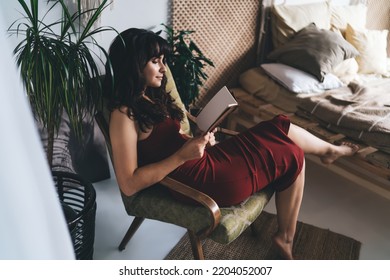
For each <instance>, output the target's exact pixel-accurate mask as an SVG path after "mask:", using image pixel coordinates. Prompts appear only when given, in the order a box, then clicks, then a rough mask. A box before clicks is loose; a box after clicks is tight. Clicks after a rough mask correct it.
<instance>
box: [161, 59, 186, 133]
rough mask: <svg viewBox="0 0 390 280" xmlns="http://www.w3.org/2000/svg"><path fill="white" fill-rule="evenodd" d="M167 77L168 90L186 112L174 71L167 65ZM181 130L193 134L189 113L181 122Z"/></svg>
mask: <svg viewBox="0 0 390 280" xmlns="http://www.w3.org/2000/svg"><path fill="white" fill-rule="evenodd" d="M165 75H166V77H167V85H166V87H165V89H166V91H167V92H170V93H171V96H172V98H173V99H174V100H175V103H176V104H177V105H178V106H179V108H181V109H182V110H183V112H186V108H185V106H184V104H183V102H182V101H181V98H180V95H179V92H178V91H177V88H176V84H175V80H174V79H173V76H172V72H171V70H170V69H169V67H168V66H167V72H166V73H165ZM181 130H182V131H183V132H184V133H186V134H187V135H191V128H190V123H189V121H188V118H187V115H186V114H184V119H183V121H182V122H181Z"/></svg>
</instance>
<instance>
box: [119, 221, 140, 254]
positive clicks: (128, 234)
mask: <svg viewBox="0 0 390 280" xmlns="http://www.w3.org/2000/svg"><path fill="white" fill-rule="evenodd" d="M144 220H145V218H142V217H134V220H133V222H132V223H131V225H130V227H129V229H128V230H127V232H126V234H125V236H124V237H123V239H122V241H121V244H119V248H118V249H119V251H123V250H124V249H125V248H126V245H127V243H128V242H129V241H130V239H131V238H132V237H133V235H134V233H135V232H136V231H137V229H138V228H139V226H140V225H141V224H142V222H143V221H144Z"/></svg>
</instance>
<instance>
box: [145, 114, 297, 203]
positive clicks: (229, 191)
mask: <svg viewBox="0 0 390 280" xmlns="http://www.w3.org/2000/svg"><path fill="white" fill-rule="evenodd" d="M289 127H290V121H289V119H288V118H287V117H286V116H283V115H279V116H277V117H275V118H273V119H272V120H269V121H264V122H261V123H259V124H257V125H255V126H253V127H252V128H249V129H248V130H246V131H244V132H242V133H240V134H239V135H237V136H234V137H230V138H229V139H227V140H225V141H222V142H220V143H218V144H216V145H214V146H212V147H208V148H206V149H205V153H204V155H203V157H202V158H201V159H197V160H190V161H187V162H185V163H184V164H183V165H182V166H180V167H178V168H177V169H175V170H174V171H173V172H172V173H171V174H170V175H171V176H172V178H174V179H176V180H178V181H180V182H183V183H185V184H187V185H189V186H192V187H193V188H195V189H198V190H200V191H202V192H204V193H206V194H208V195H209V196H210V197H212V198H213V199H214V200H215V201H216V202H217V203H218V204H219V205H220V206H230V205H235V204H238V203H240V202H242V201H243V200H245V199H246V198H248V197H249V196H251V195H252V194H253V193H255V192H257V191H259V190H261V189H263V188H265V187H267V186H269V185H270V186H271V187H272V188H274V189H275V190H276V191H282V190H284V189H286V188H288V187H289V186H290V185H291V184H292V183H293V182H294V181H295V180H296V178H297V176H298V175H299V173H300V172H301V170H302V166H303V162H304V154H303V151H302V149H301V148H300V147H298V146H297V145H296V144H295V143H294V142H293V141H292V140H291V139H290V138H289V137H288V136H287V133H288V130H289ZM179 129H180V124H179V122H178V121H175V120H172V119H170V118H167V119H166V120H165V121H164V122H162V123H159V124H157V125H155V126H154V128H153V131H152V133H151V134H150V135H149V137H148V138H147V139H145V140H141V141H139V142H138V159H139V165H140V166H142V165H146V164H149V163H152V162H157V161H160V160H162V159H164V158H166V157H168V156H169V155H171V154H172V153H174V152H175V151H177V150H178V148H179V147H181V146H182V145H183V144H184V142H185V141H186V139H185V137H183V135H181V134H180V133H179Z"/></svg>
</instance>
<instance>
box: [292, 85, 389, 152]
mask: <svg viewBox="0 0 390 280" xmlns="http://www.w3.org/2000/svg"><path fill="white" fill-rule="evenodd" d="M298 109H299V110H301V111H303V112H304V113H305V114H306V115H309V116H312V117H314V118H315V119H317V120H319V121H320V122H321V123H323V124H324V125H325V126H327V127H328V128H329V129H332V130H334V131H336V132H339V133H343V134H345V135H347V136H350V137H352V138H355V139H358V140H362V141H365V142H368V143H370V144H371V145H374V146H378V147H382V148H386V147H390V79H383V80H381V81H380V82H375V83H371V84H367V85H366V84H365V85H362V84H359V83H356V82H351V83H350V84H349V85H348V86H346V87H342V88H339V89H336V90H330V91H327V92H326V93H324V94H322V95H320V96H313V97H310V98H307V99H305V100H303V101H302V102H301V103H300V104H299V105H298Z"/></svg>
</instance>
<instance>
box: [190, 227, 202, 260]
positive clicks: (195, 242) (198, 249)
mask: <svg viewBox="0 0 390 280" xmlns="http://www.w3.org/2000/svg"><path fill="white" fill-rule="evenodd" d="M188 235H189V237H190V242H191V248H192V254H193V255H194V259H195V260H204V255H203V248H202V244H201V242H200V238H199V236H198V235H197V234H196V233H194V232H193V231H192V230H188Z"/></svg>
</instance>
